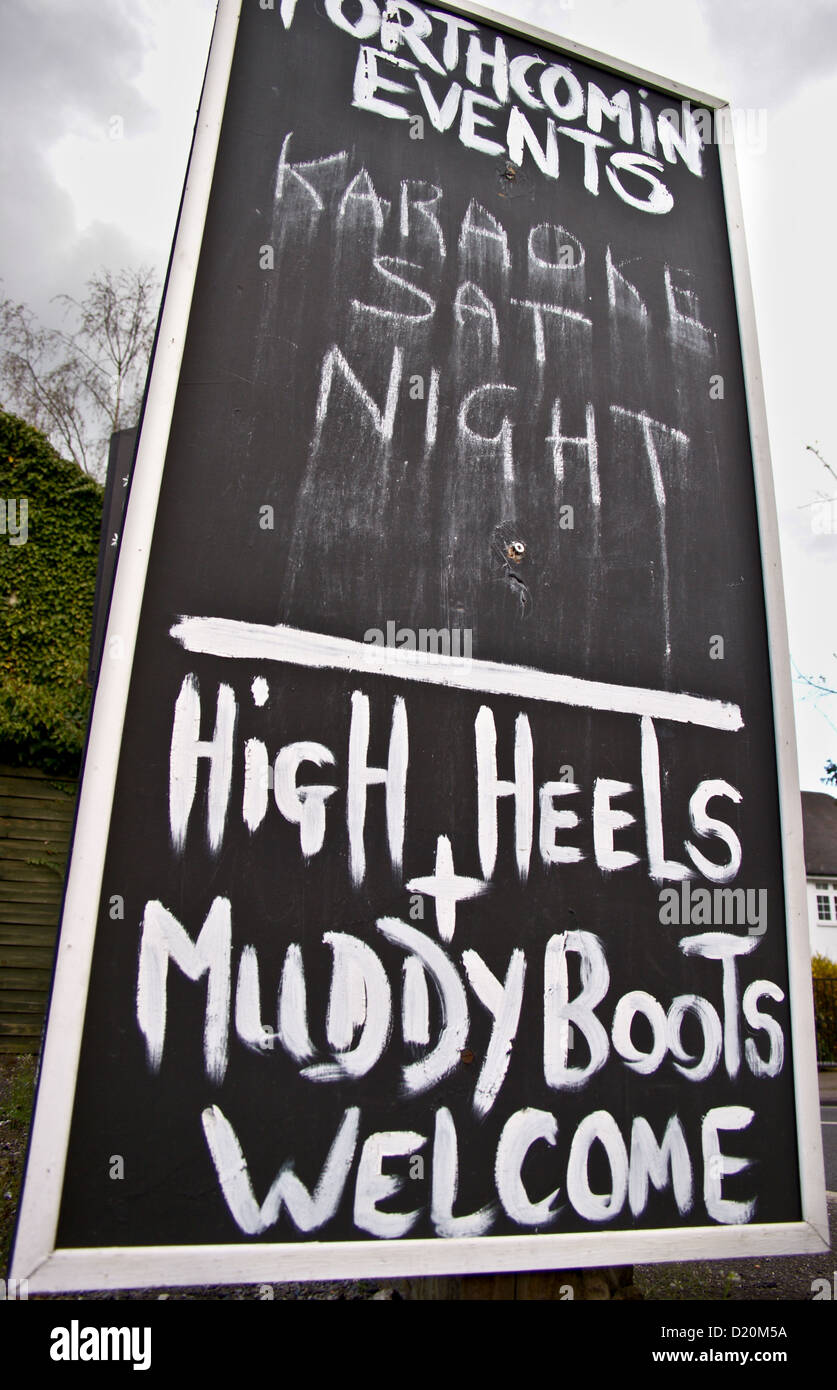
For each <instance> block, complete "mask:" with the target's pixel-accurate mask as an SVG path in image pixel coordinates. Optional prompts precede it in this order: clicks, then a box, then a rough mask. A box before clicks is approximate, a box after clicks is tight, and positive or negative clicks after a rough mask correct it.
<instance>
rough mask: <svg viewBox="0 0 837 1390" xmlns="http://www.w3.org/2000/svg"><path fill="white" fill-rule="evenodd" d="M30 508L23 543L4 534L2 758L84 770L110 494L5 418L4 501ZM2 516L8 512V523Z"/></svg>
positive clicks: (0, 458) (1, 427)
mask: <svg viewBox="0 0 837 1390" xmlns="http://www.w3.org/2000/svg"><path fill="white" fill-rule="evenodd" d="M24 497H25V498H26V499H27V503H28V521H27V527H28V536H27V539H26V542H25V544H12V539H13V538H12V536H11V535H10V534H9V524H8V520H9V518H8V515H6V525H5V526H4V527H3V528H2V530H0V761H1V762H6V763H10V764H16V765H18V766H23V767H38V768H41V769H42V770H43V771H45V772H58V773H64V774H73V773H75V772H77V771H78V767H79V762H80V759H81V752H82V746H83V743H84V735H85V730H86V728H87V715H88V710H89V707H90V688H89V686H88V684H87V660H88V649H89V643H90V627H91V622H92V617H93V597H94V593H95V588H96V564H97V560H98V551H99V528H100V524H101V517H102V499H103V491H102V488H101V487H100V486H99V484H98V483H96V482H95V481H94V480H93V479H92V478H89V477H88V476H87V474H85V473H83V472H82V471H81V469H80V468H79V467H78V465H77V464H75V463H68V462H67V461H66V459H62V458H60V457H59V455H58V454H57V453H56V452H55V450H54V449H53V448H52V445H51V444H49V442H48V441H47V440H46V439H45V438H44V436H43V435H42V434H40V433H39V431H38V430H36V429H33V428H32V426H31V425H27V424H26V423H25V422H24V421H23V420H19V419H18V418H17V416H15V415H8V414H6V413H5V412H3V411H0V498H2V499H4V501H5V502H6V505H7V507H8V501H9V499H15V501H16V503H17V509H18V514H17V522H18V524H20V520H21V508H20V501H21V499H22V498H24ZM2 519H3V509H0V521H2Z"/></svg>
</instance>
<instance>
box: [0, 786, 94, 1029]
mask: <svg viewBox="0 0 837 1390" xmlns="http://www.w3.org/2000/svg"><path fill="white" fill-rule="evenodd" d="M76 792H77V784H76V782H75V781H74V780H73V779H72V778H62V777H54V776H50V775H49V774H47V773H43V772H36V771H34V770H33V769H32V768H17V767H0V1052H37V1051H38V1049H39V1047H40V1044H41V1030H42V1028H43V1022H44V1014H45V1011H46V1003H47V995H48V992H49V981H50V974H51V966H52V958H53V953H54V951H55V938H56V933H57V930H58V918H59V914H60V911H61V897H62V893H63V888H64V874H65V871H66V866H67V855H68V852H69V848H70V836H71V833H72V827H73V814H74V811H75V803H76Z"/></svg>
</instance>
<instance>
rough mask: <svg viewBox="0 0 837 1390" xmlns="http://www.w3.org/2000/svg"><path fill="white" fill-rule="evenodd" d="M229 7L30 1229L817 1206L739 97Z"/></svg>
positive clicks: (201, 139)
mask: <svg viewBox="0 0 837 1390" xmlns="http://www.w3.org/2000/svg"><path fill="white" fill-rule="evenodd" d="M237 10H238V7H237V6H236V5H225V4H222V6H221V8H220V12H219V18H218V22H217V26H216V36H215V40H214V48H213V55H212V58H211V60H210V68H209V73H208V78H207V86H206V93H205V97H204V104H203V108H202V114H201V120H200V121H199V127H198V138H197V142H196V146H195V152H194V154H193V159H192V165H191V167H190V175H189V183H188V184H187V192H186V199H185V202H184V213H183V218H182V223H181V228H180V232H179V241H178V247H179V248H180V250H181V252H182V255H181V256H180V260H178V253H177V251H176V255H175V260H174V263H173V264H174V266H175V272H174V273H173V276H172V281H171V283H170V285H169V290H168V294H167V305H166V311H165V313H167V314H168V316H169V317H168V319H167V318H166V316H165V313H164V319H163V323H162V325H161V331H160V336H159V343H160V345H161V346H160V347H159V348H158V354H157V359H156V360H155V366H154V374H153V377H152V381H151V387H150V391H149V399H148V406H147V409H146V415H145V420H144V423H143V431H142V437H141V439H140V443H139V450H138V455H137V464H136V471H135V477H134V481H133V485H132V492H131V499H130V504H129V509H128V518H127V523H126V530H125V533H124V538H123V544H122V553H121V554H120V559H119V570H118V575H117V581H116V592H115V596H114V603H113V605H112V609H111V615H110V621H109V627H108V634H107V639H106V647H105V651H106V655H105V661H104V668H103V673H102V677H101V681H100V687H99V694H98V696H97V702H96V711H95V713H94V721H93V728H92V734H91V741H90V746H89V750H88V758H87V769H86V777H85V781H86V784H87V785H86V787H85V790H84V792H83V798H82V811H81V813H80V820H79V829H78V832H77V837H76V846H75V850H74V855H73V867H72V870H71V876H70V883H69V888H68V893H67V904H66V909H65V918H64V927H63V931H62V938H61V948H60V951H59V969H58V975H57V978H56V986H55V998H54V1002H53V1009H52V1014H51V1019H50V1026H49V1033H48V1038H47V1052H46V1059H45V1065H44V1080H43V1082H42V1087H41V1096H40V1100H39V1108H38V1119H37V1122H36V1129H35V1139H34V1141H33V1149H32V1155H31V1157H30V1165H29V1177H28V1182H27V1189H26V1197H25V1199H24V1204H23V1216H22V1220H21V1226H20V1231H19V1234H18V1241H17V1248H16V1256H15V1260H16V1269H17V1270H18V1273H20V1274H24V1275H25V1274H27V1273H32V1271H33V1270H34V1265H35V1259H36V1255H38V1256H39V1258H40V1257H43V1258H44V1263H43V1264H42V1266H41V1268H40V1272H39V1273H38V1275H37V1276H34V1275H33V1278H35V1277H37V1279H38V1280H40V1281H41V1283H40V1286H41V1287H68V1286H84V1285H85V1283H94V1284H95V1283H96V1282H106V1283H107V1282H111V1283H117V1284H118V1283H120V1282H122V1283H127V1284H130V1283H148V1282H153V1281H155V1280H156V1282H168V1283H175V1282H199V1281H200V1279H201V1278H203V1277H209V1276H208V1275H206V1273H205V1271H206V1269H207V1268H208V1266H207V1264H206V1251H207V1247H212V1248H213V1263H212V1266H211V1268H212V1275H211V1277H212V1279H213V1281H214V1282H218V1280H219V1278H221V1277H223V1276H224V1273H225V1271H226V1272H227V1273H228V1276H229V1277H230V1278H236V1279H241V1278H252V1279H259V1278H265V1277H268V1278H270V1277H277V1278H278V1277H306V1276H307V1277H313V1276H315V1275H316V1274H317V1273H318V1272H320V1271H322V1270H324V1269H328V1270H329V1271H330V1272H331V1273H337V1274H341V1273H343V1274H351V1273H359V1272H364V1271H367V1270H372V1269H375V1270H380V1269H381V1268H387V1269H392V1270H399V1271H401V1272H416V1273H420V1272H428V1273H429V1272H434V1271H436V1272H444V1271H453V1270H467V1269H480V1270H485V1269H501V1268H505V1269H510V1268H524V1269H526V1268H539V1267H561V1266H562V1265H570V1266H578V1265H582V1264H589V1263H593V1264H596V1263H602V1262H611V1263H613V1262H619V1261H620V1260H622V1261H630V1260H633V1259H640V1258H647V1259H665V1258H675V1257H677V1256H688V1255H701V1254H706V1255H710V1254H712V1255H714V1254H723V1253H726V1252H729V1251H732V1250H735V1252H736V1253H738V1254H744V1253H748V1252H755V1251H757V1250H759V1251H766V1250H769V1249H772V1250H776V1251H789V1250H794V1249H806V1248H807V1249H813V1248H821V1245H822V1236H821V1229H822V1220H823V1217H822V1210H823V1200H824V1199H823V1197H822V1174H821V1168H819V1169H818V1167H817V1164H818V1157H817V1153H816V1144H817V1142H818V1140H817V1138H816V1135H817V1133H818V1131H817V1128H816V1097H815V1095H812V1085H813V1083H812V1076H813V1063H812V1058H813V1049H812V1044H811V1037H810V1034H811V1020H810V997H809V996H810V988H809V986H808V985H807V982H806V979H805V970H806V968H807V967H806V966H805V965H804V957H805V950H806V947H805V932H804V921H803V919H802V918H801V916H800V912H801V907H800V904H801V901H802V899H801V896H800V883H801V875H800V871H799V864H800V860H799V843H800V841H799V834H798V807H795V803H794V794H795V784H794V783H793V774H792V772H790V771H789V770H788V769H790V767H791V766H792V755H791V752H790V751H789V749H790V748H791V747H792V745H791V744H789V742H788V740H789V739H790V738H791V734H790V733H789V728H790V726H789V715H788V697H787V686H786V673H785V669H784V666H783V659H784V658H783V651H784V646H783V643H784V638H783V636H782V628H781V603H780V601H779V600H778V599H777V595H778V594H780V589H779V580H778V575H777V569H776V566H777V560H776V554H775V534H774V529H773V521H772V511H771V507H772V503H771V502H770V490H769V482H768V478H769V474H768V473H767V471H766V469H767V463H766V459H765V457H764V453H763V446H762V436H763V426H762V423H761V422H762V418H763V417H762V415H761V414H760V410H761V407H760V402H759V397H758V394H757V380H758V379H757V367H756V366H755V365H754V363H755V359H754V357H753V354H752V347H750V348H748V354H749V355H748V357H747V361H748V377H747V380H746V382H745V374H744V366H743V361H744V358H743V356H742V336H743V337H744V338H747V337H748V336H749V335H750V333H751V326H750V309H749V300H748V298H747V295H746V288H745V284H746V282H745V280H744V278H743V272H742V270H741V268H740V266H739V265H737V266H736V272H735V280H734V279H733V266H732V261H731V250H730V230H729V226H730V225H732V226H733V240H734V241H735V240H737V238H738V233H737V231H736V230H735V225H736V224H735V222H734V217H737V213H735V212H734V208H735V206H736V205H735V204H734V202H733V203H731V202H730V200H734V197H735V194H734V183H733V181H732V176H731V172H730V160H731V151H730V149H729V148H728V147H727V148H725V147H724V138H723V135H724V132H723V127H722V124H721V117H722V115H723V111H724V108H723V107H722V106H721V105H720V104H719V103H713V102H711V101H710V100H709V99H700V98H698V97H697V95H696V94H686V96H687V97H688V99H683V100H681V99H680V95H678V96H676V97H675V96H674V95H673V93H672V91H671V89H667V88H666V87H665V86H664V84H661V83H660V81H659V79H653V78H650V77H644V76H642V75H641V74H636V73H629V72H627V71H626V70H620V69H619V68H618V67H615V66H614V64H613V63H612V62H610V63H609V62H606V61H605V60H596V59H595V57H594V56H593V55H589V54H587V55H585V54H581V53H579V52H578V51H565V50H562V49H561V48H560V47H558V46H557V40H556V41H555V45H554V46H550V44H549V42H548V39H547V36H544V35H538V34H537V33H535V32H534V31H526V30H524V29H522V28H521V27H519V26H518V27H514V26H511V25H506V26H502V25H499V26H498V24H497V23H493V22H492V23H488V22H486V21H485V19H484V17H483V18H478V17H477V16H478V12H477V11H476V10H475V9H474V8H470V7H469V8H467V9H466V7H461V6H460V7H455V8H454V7H447V6H442V7H439V8H435V9H433V10H430V9H429V8H427V7H425V6H422V5H419V4H414V3H410V4H407V3H402V4H393V5H389V6H387V7H382V6H381V5H380V4H378V3H376V0H310V2H309V0H298V3H294V0H282V3H281V4H278V5H277V6H276V7H275V8H266V7H264V6H262V5H259V4H258V3H256V2H255V0H251V3H245V4H244V5H243V6H241V13H240V19H239V18H238V15H237ZM227 79H228V87H227ZM225 92H226V96H225ZM222 110H223V120H222V121H221V120H220V114H221V111H222ZM219 125H220V135H219ZM216 144H217V157H216ZM213 159H214V173H213ZM725 188H726V192H725ZM201 190H203V193H202V192H201ZM210 190H211V191H210ZM207 194H208V205H206V211H205V216H204V205H205V203H206V195H207ZM202 199H203V200H204V201H203V202H202ZM725 199H726V201H725ZM730 208H732V209H733V211H730ZM728 224H729V225H728ZM181 262H182V266H181V268H180V269H178V266H179V265H180V263H181ZM183 266H185V267H186V269H183V268H182V267H183ZM190 267H191V270H190ZM190 274H191V277H192V278H191V279H190V278H189V275H190ZM178 277H179V278H178ZM739 315H740V322H739ZM178 335H179V336H178ZM745 346H746V344H745ZM181 349H182V351H181ZM167 354H168V356H167ZM748 393H749V397H750V406H749V412H748ZM754 442H755V449H756V459H755V465H756V466H755V472H754ZM762 552H763V554H762ZM766 592H767V596H768V599H769V600H770V603H769V614H768V613H767V612H766V604H765V593H766ZM777 728H779V729H780V733H779V735H778V736H777V732H776V730H777ZM777 747H778V749H779V760H780V767H781V768H782V778H781V786H780V779H779V778H778V777H777ZM111 801H112V809H110V814H109V816H108V815H107V809H108V808H110V807H111ZM106 825H107V835H106V839H105V838H104V831H105V827H106ZM794 920H795V921H796V925H795V926H793V927H792V929H790V930H789V929H788V927H787V923H788V922H791V923H793V922H794ZM800 932H801V934H800ZM88 968H89V980H88ZM806 989H807V994H806ZM76 1052H77V1061H76ZM62 1088H63V1090H62ZM65 1093H66V1099H64V1100H62V1099H61V1096H62V1095H64V1094H65ZM62 1117H63V1118H62ZM65 1148H66V1160H65V1162H64V1163H63V1172H62V1171H61V1169H62V1165H61V1163H58V1162H57V1157H56V1156H57V1155H63V1153H64V1149H65ZM800 1154H803V1156H804V1157H803V1159H802V1160H800ZM39 1182H40V1183H41V1184H42V1185H41V1188H40V1191H41V1194H42V1199H41V1207H40V1214H39V1209H38V1202H37V1199H36V1193H35V1187H36V1184H37V1183H39ZM43 1184H46V1188H45V1187H44V1186H43ZM45 1190H48V1194H49V1201H45V1200H44V1199H43V1193H44V1191H45ZM50 1203H51V1206H50ZM46 1207H49V1208H50V1212H51V1216H50V1217H48V1218H47V1217H44V1216H43V1214H42V1212H43V1210H44V1209H45V1208H46ZM50 1223H51V1224H50ZM382 1244H383V1246H384V1251H383V1253H382ZM202 1271H203V1273H202Z"/></svg>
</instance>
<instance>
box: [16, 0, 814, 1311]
mask: <svg viewBox="0 0 837 1390" xmlns="http://www.w3.org/2000/svg"><path fill="white" fill-rule="evenodd" d="M241 3H242V0H220V3H219V7H218V13H217V17H216V23H215V29H214V32H213V38H212V46H211V50H210V57H209V64H208V68H207V74H206V81H205V86H204V91H203V96H202V99H201V106H200V111H199V116H198V124H197V129H196V138H195V143H194V147H193V150H192V155H191V159H190V163H189V171H188V176H187V182H186V190H185V196H184V200H183V207H182V212H181V217H180V222H179V225H178V229H177V237H176V242H175V248H174V255H173V259H172V266H171V274H170V279H169V284H168V288H167V292H166V298H165V304H164V308H163V316H162V321H161V326H160V333H159V340H158V345H157V350H156V353H155V358H154V364H153V370H152V375H151V381H150V388H149V393H148V400H147V405H146V412H145V418H144V421H143V426H142V433H141V438H140V441H139V449H138V454H137V460H136V466H135V470H134V478H133V483H132V490H131V498H130V503H129V507H128V513H127V518H126V523H125V528H124V534H123V539H122V546H121V550H120V555H119V564H118V568H117V573H116V580H115V585H114V593H113V600H112V604H111V610H110V616H109V620H108V628H107V635H106V639H105V648H104V653H105V654H104V657H103V663H102V672H101V676H100V679H99V686H98V690H97V693H96V699H95V707H94V711H93V717H92V723H91V731H90V738H89V743H88V749H87V755H86V762H85V768H84V779H83V784H82V789H81V797H80V803H79V811H78V819H77V825H76V832H75V840H74V845H73V854H72V862H71V865H70V872H69V878H68V883H67V890H66V895H65V903H64V912H63V919H62V926H61V935H60V942H59V948H58V954H57V961H56V973H55V979H54V984H53V992H52V998H51V1003H50V1013H49V1028H48V1032H47V1036H46V1042H45V1047H44V1053H43V1058H42V1065H41V1073H40V1078H39V1084H38V1093H37V1103H36V1109H35V1117H34V1121H33V1128H32V1136H31V1141H30V1151H29V1156H28V1164H27V1173H26V1183H25V1187H24V1192H23V1198H22V1202H21V1208H20V1216H19V1224H18V1230H17V1234H16V1241H15V1247H14V1255H13V1263H12V1267H11V1271H10V1273H11V1277H12V1278H14V1279H25V1280H27V1281H28V1287H29V1291H30V1292H33V1293H34V1292H42V1291H43V1292H45V1291H70V1290H81V1289H90V1288H102V1289H104V1288H131V1287H146V1286H154V1285H163V1284H165V1285H186V1284H201V1283H204V1282H211V1283H213V1284H219V1283H223V1282H226V1283H231V1284H233V1283H250V1282H277V1281H282V1280H291V1279H294V1280H298V1279H320V1278H323V1279H324V1278H329V1279H333V1278H350V1277H367V1278H375V1277H393V1276H405V1275H422V1274H424V1275H431V1274H458V1273H479V1272H497V1273H501V1272H504V1271H512V1270H524V1269H525V1270H537V1269H555V1268H574V1267H582V1266H590V1265H601V1264H616V1265H618V1264H630V1263H638V1262H642V1261H664V1260H675V1259H676V1260H690V1259H707V1258H715V1259H719V1258H725V1257H727V1258H728V1257H732V1256H735V1257H736V1258H738V1257H741V1256H744V1255H752V1256H755V1255H769V1254H793V1253H801V1252H806V1251H820V1250H824V1249H827V1248H828V1220H827V1209H826V1200H825V1180H824V1171H823V1159H822V1146H821V1139H820V1128H819V1098H818V1090H817V1063H816V1054H815V1047H814V1021H813V1002H812V992H811V986H810V960H809V948H808V924H807V907H806V888H805V882H806V881H805V870H804V862H803V852H802V820H801V808H800V797H799V783H798V774H797V762H796V745H795V732H794V719H793V706H792V696H791V683H790V663H789V653H788V644H787V632H786V623H785V607H784V593H783V588H782V576H781V567H780V559H779V538H778V526H777V519H776V510H775V503H774V497H773V486H772V476H771V468H770V458H769V452H768V437H767V423H766V415H765V408H764V399H763V390H762V378H761V369H760V365H759V357H758V348H757V342H756V328H755V316H754V310H753V303H752V295H751V289H750V280H749V272H748V266H747V254H746V248H745V243H744V235H743V228H742V217H741V206H740V197H739V191H738V181H737V175H736V169H735V156H734V151H733V147H732V143H731V141H730V142H722V143H721V145H720V160H721V169H722V177H723V186H724V198H725V206H726V216H727V224H728V231H729V240H730V247H731V252H732V262H733V274H734V283H735V293H736V300H737V308H738V318H739V326H740V335H741V345H742V357H743V364H744V374H745V383H746V394H747V406H748V411H749V420H750V434H751V442H752V450H753V459H754V469H755V487H756V499H757V507H758V517H759V529H760V536H761V548H762V564H763V571H764V585H765V595H766V604H767V626H768V639H769V646H770V660H771V673H772V695H773V704H774V719H775V729H776V741H777V766H778V778H779V800H780V815H781V826H782V838H783V846H784V872H785V900H786V908H787V918H788V958H789V971H790V987H791V1006H792V1010H791V1035H792V1040H793V1058H794V1087H795V1099H796V1112H797V1132H798V1146H799V1169H800V1181H801V1197H802V1212H803V1219H802V1220H801V1221H799V1222H788V1223H770V1224H766V1223H765V1224H758V1223H756V1224H752V1225H744V1226H704V1227H693V1226H689V1227H684V1228H675V1227H672V1228H666V1229H662V1230H650V1231H649V1230H644V1231H605V1230H603V1231H600V1232H594V1233H590V1232H589V1231H586V1232H583V1233H570V1234H556V1235H534V1236H531V1235H530V1236H527V1235H522V1236H482V1237H480V1238H478V1239H467V1240H466V1239H453V1240H445V1239H441V1238H438V1239H435V1240H410V1239H405V1240H403V1241H375V1240H364V1241H334V1242H325V1241H312V1242H307V1243H306V1242H299V1243H293V1244H263V1243H260V1242H259V1243H252V1244H251V1243H239V1244H228V1245H204V1246H138V1247H130V1248H118V1247H117V1248H112V1247H107V1248H101V1249H98V1248H96V1249H56V1248H55V1237H56V1229H57V1222H58V1213H59V1205H60V1199H61V1192H62V1186H63V1176H64V1165H65V1162H66V1154H67V1146H68V1142H69V1131H70V1121H71V1117H72V1108H73V1102H74V1095H75V1084H76V1078H77V1073H78V1065H79V1054H80V1048H81V1035H82V1026H83V1021H84V1012H85V1005H86V1000H87V989H88V981H89V974H90V966H91V960H92V953H93V942H94V936H95V923H96V917H97V911H98V907H99V897H100V892H101V883H102V876H103V872H104V859H105V851H106V846H107V835H106V834H104V833H103V826H104V825H105V824H107V825H108V826H109V824H110V818H111V813H112V805H113V794H114V784H115V779H116V768H117V761H118V755H119V749H120V744H121V739H122V730H123V723H124V718H125V709H126V705H127V698H128V689H129V684H130V676H131V668H132V665H133V656H134V648H135V643H136V635H137V627H138V622H139V613H140V607H141V602H142V596H143V591H144V587H145V578H146V569H147V564H148V555H149V551H150V545H151V538H152V534H153V529H154V522H155V516H156V510H157V503H158V497H159V491H160V485H161V480H162V473H163V466H164V460H165V456H166V447H167V441H168V434H169V428H170V424H171V419H172V413H173V409H174V400H175V392H176V388H177V382H178V376H179V371H180V363H181V359H182V355H183V349H184V344H185V339H186V333H187V328H188V321H189V314H190V307H191V300H192V293H193V289H194V284H195V277H196V273H197V265H198V257H199V254H200V248H201V242H202V238H203V229H204V224H205V220H206V213H207V207H208V203H209V195H210V189H211V185H212V178H213V171H214V166H215V158H216V153H217V148H218V141H219V136H220V129H221V121H222V117H223V111H224V103H225V98H226V92H227V86H228V81H229V76H230V71H231V67H232V59H233V52H234V48H235V40H236V35H237V30H238V20H239V14H240V10H241ZM445 3H446V4H447V8H449V9H451V10H453V11H455V12H456V13H458V14H460V15H462V16H463V17H466V18H470V19H475V20H482V21H484V22H485V23H487V24H491V25H495V26H498V27H500V28H502V29H504V30H505V31H507V32H509V33H512V34H514V35H517V36H519V37H523V38H530V39H534V40H536V41H537V42H538V43H539V44H541V45H543V46H544V47H547V48H552V49H555V50H558V51H559V52H563V53H567V54H569V55H571V56H575V57H577V58H579V59H582V60H585V61H589V62H590V63H593V64H596V65H598V66H600V67H604V68H606V69H607V70H608V71H610V72H613V73H615V74H620V75H623V76H625V77H628V78H631V79H633V80H636V81H639V82H642V83H645V84H647V85H649V86H651V87H655V88H656V89H657V90H660V91H662V92H664V93H666V94H670V95H671V96H672V97H674V98H676V99H677V100H688V101H693V102H695V103H696V104H698V105H700V106H702V107H705V108H708V109H710V110H712V111H715V112H718V113H720V114H721V116H722V117H723V115H724V114H725V113H726V112H728V110H729V108H728V105H727V103H725V102H724V101H722V100H720V99H718V98H715V97H711V96H708V95H707V94H705V93H703V92H699V91H696V90H694V89H692V88H690V87H687V86H683V85H682V84H679V83H676V82H672V81H668V80H665V79H662V78H660V77H657V76H655V75H654V74H653V73H648V72H645V71H644V70H643V69H640V68H637V67H634V66H632V65H630V64H626V63H620V62H617V61H616V60H615V59H613V58H610V57H607V56H606V55H604V54H600V53H598V52H596V51H594V50H591V49H588V48H585V47H584V46H582V45H580V44H577V43H573V42H571V41H568V40H560V39H559V38H558V37H557V36H556V35H552V34H548V33H546V32H544V31H543V30H541V29H538V28H536V27H533V26H531V25H527V24H524V23H522V22H519V21H516V20H512V19H509V18H508V17H506V16H503V15H500V14H498V13H496V12H495V11H493V10H489V9H486V8H484V7H483V6H481V5H478V4H470V3H468V4H464V3H454V4H450V3H448V0H445ZM117 639H120V640H117ZM120 641H121V652H122V659H118V657H117V653H118V652H119V648H120Z"/></svg>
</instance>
